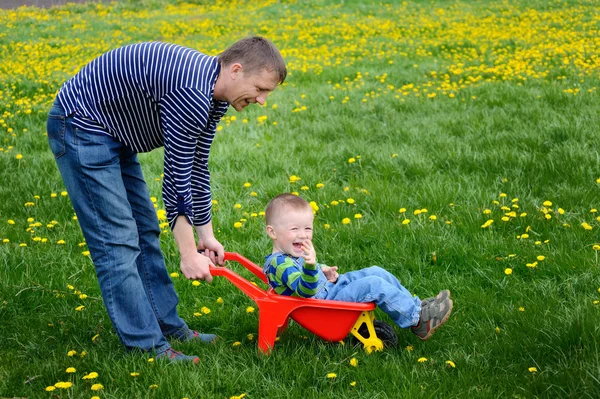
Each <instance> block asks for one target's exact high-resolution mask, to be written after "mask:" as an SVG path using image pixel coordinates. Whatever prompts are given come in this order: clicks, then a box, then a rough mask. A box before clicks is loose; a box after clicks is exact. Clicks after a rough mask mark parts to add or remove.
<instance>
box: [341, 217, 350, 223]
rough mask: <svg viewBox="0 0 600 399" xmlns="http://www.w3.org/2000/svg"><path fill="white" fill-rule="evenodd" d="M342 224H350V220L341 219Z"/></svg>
mask: <svg viewBox="0 0 600 399" xmlns="http://www.w3.org/2000/svg"><path fill="white" fill-rule="evenodd" d="M342 224H350V218H343V219H342Z"/></svg>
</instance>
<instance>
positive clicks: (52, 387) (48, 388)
mask: <svg viewBox="0 0 600 399" xmlns="http://www.w3.org/2000/svg"><path fill="white" fill-rule="evenodd" d="M55 389H56V387H55V386H54V385H50V386H49V387H46V392H52V391H54V390H55Z"/></svg>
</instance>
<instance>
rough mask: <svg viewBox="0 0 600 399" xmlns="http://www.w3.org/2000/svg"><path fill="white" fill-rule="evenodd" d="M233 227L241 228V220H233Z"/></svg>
mask: <svg viewBox="0 0 600 399" xmlns="http://www.w3.org/2000/svg"><path fill="white" fill-rule="evenodd" d="M233 227H235V228H236V229H239V228H241V227H242V223H241V222H235V223H234V224H233Z"/></svg>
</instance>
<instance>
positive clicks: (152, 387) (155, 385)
mask: <svg viewBox="0 0 600 399" xmlns="http://www.w3.org/2000/svg"><path fill="white" fill-rule="evenodd" d="M148 388H150V389H158V384H152V385H150V386H149V387H148Z"/></svg>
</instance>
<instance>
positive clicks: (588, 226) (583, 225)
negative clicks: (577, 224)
mask: <svg viewBox="0 0 600 399" xmlns="http://www.w3.org/2000/svg"><path fill="white" fill-rule="evenodd" d="M581 227H583V228H584V229H586V230H588V231H589V230H592V226H590V225H589V224H587V223H586V222H583V223H581Z"/></svg>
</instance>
